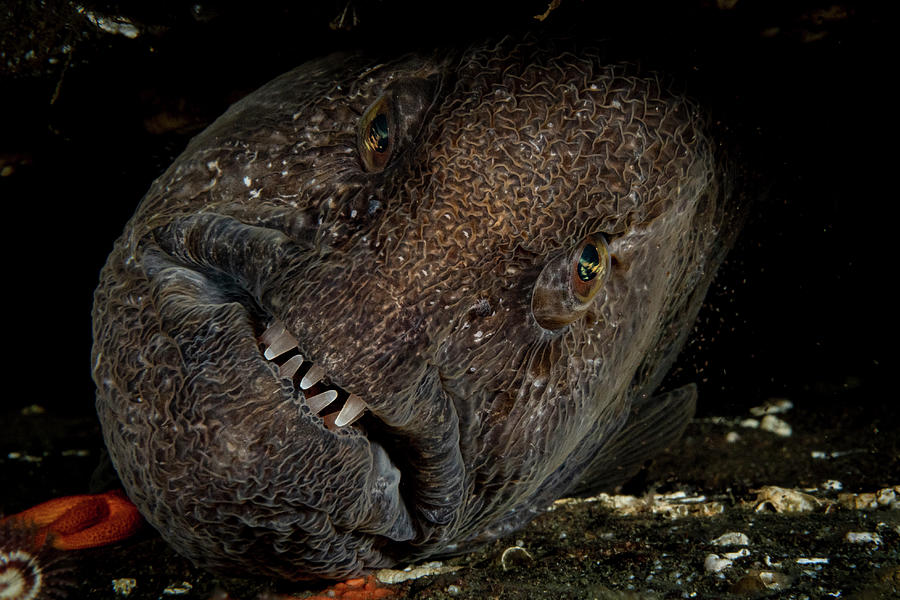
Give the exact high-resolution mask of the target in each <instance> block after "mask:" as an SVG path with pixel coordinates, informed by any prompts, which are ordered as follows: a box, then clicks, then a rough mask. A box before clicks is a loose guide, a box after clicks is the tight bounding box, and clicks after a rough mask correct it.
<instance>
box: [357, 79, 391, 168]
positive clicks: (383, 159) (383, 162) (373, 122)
mask: <svg viewBox="0 0 900 600" xmlns="http://www.w3.org/2000/svg"><path fill="white" fill-rule="evenodd" d="M390 105H391V103H390V99H389V97H388V96H386V95H385V96H382V97H380V98H379V99H378V100H376V101H375V103H374V104H372V106H370V107H369V109H368V110H367V111H366V112H365V114H363V116H362V118H361V119H360V120H359V125H358V127H357V145H358V147H359V156H360V159H361V160H362V163H363V167H365V169H366V171H368V172H369V173H377V172H379V171H383V170H384V168H385V167H386V166H387V164H388V162H389V161H390V159H391V154H392V153H393V148H394V136H395V132H394V122H393V118H392V116H391V112H390V110H389V109H390Z"/></svg>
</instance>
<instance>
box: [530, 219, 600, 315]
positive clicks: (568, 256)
mask: <svg viewBox="0 0 900 600" xmlns="http://www.w3.org/2000/svg"><path fill="white" fill-rule="evenodd" d="M609 270H610V255H609V247H608V246H607V244H606V238H605V237H604V236H603V234H600V233H596V234H592V235H588V236H586V237H585V238H584V239H583V240H582V241H581V243H580V244H578V245H577V246H575V247H574V248H573V249H572V250H571V251H570V252H567V253H561V254H559V255H557V256H556V257H554V258H553V259H552V260H550V262H548V263H547V264H546V265H544V268H543V270H542V271H541V273H540V275H538V278H537V279H536V280H535V282H534V290H533V292H532V295H531V314H532V315H534V318H535V320H536V321H537V322H538V324H539V325H540V326H541V327H543V328H544V329H550V330H555V329H561V328H563V327H565V326H566V325H568V324H569V323H573V322H574V321H576V320H578V319H580V318H581V317H582V316H583V315H584V314H585V312H587V310H588V309H589V308H590V306H591V303H592V301H593V300H594V297H595V296H596V295H597V292H599V291H600V289H601V288H602V287H603V283H604V282H605V281H606V279H607V277H608V276H609Z"/></svg>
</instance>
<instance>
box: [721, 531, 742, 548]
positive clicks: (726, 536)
mask: <svg viewBox="0 0 900 600" xmlns="http://www.w3.org/2000/svg"><path fill="white" fill-rule="evenodd" d="M712 543H713V544H714V545H716V546H749V545H750V538H748V537H747V534H746V533H741V532H739V531H731V532H728V533H723V534H722V535H720V536H719V537H717V538H716V539H714V540H713V541H712Z"/></svg>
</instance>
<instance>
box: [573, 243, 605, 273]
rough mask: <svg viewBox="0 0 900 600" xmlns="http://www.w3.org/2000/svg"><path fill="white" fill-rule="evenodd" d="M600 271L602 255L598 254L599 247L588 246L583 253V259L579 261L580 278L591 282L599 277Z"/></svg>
mask: <svg viewBox="0 0 900 600" xmlns="http://www.w3.org/2000/svg"><path fill="white" fill-rule="evenodd" d="M599 271H600V255H599V254H597V247H596V246H594V245H593V244H588V245H586V246H585V247H584V250H582V251H581V257H580V258H579V259H578V278H579V279H581V280H582V281H590V280H591V279H593V278H594V277H596V276H597V273H598V272H599Z"/></svg>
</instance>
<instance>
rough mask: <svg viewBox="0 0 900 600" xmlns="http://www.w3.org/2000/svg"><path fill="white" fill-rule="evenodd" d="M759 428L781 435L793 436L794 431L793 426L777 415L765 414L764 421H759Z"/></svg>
mask: <svg viewBox="0 0 900 600" xmlns="http://www.w3.org/2000/svg"><path fill="white" fill-rule="evenodd" d="M759 428H760V429H762V430H763V431H769V432H771V433H774V434H775V435H779V436H781V437H791V434H792V433H793V430H792V429H791V426H790V425H788V424H787V423H786V422H785V421H782V420H781V419H779V418H778V417H776V416H775V415H766V416H764V417H763V418H762V421H760V422H759Z"/></svg>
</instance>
